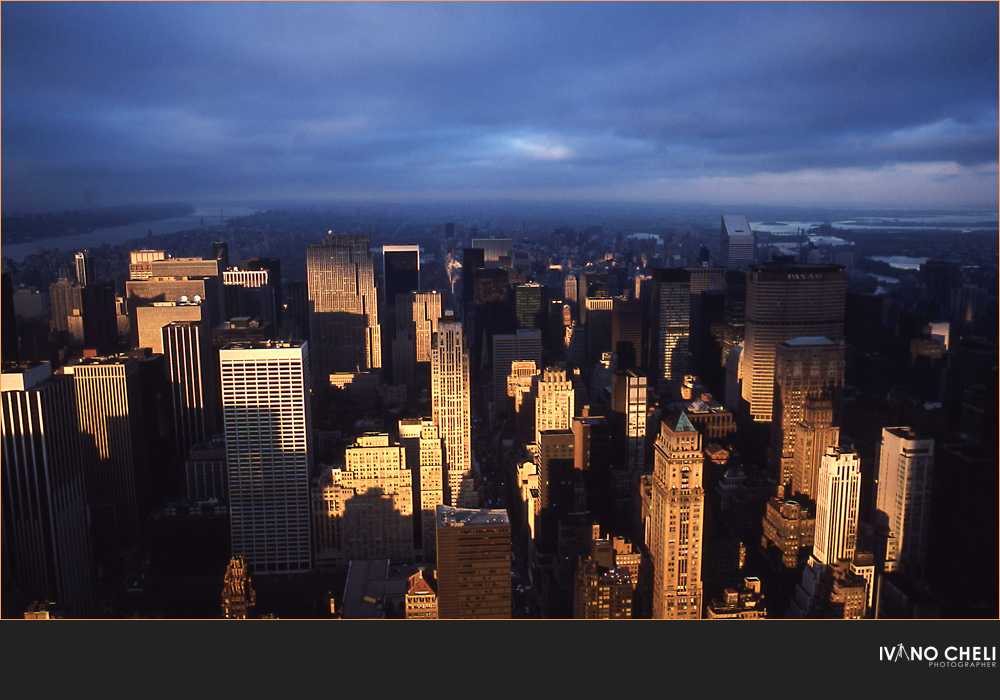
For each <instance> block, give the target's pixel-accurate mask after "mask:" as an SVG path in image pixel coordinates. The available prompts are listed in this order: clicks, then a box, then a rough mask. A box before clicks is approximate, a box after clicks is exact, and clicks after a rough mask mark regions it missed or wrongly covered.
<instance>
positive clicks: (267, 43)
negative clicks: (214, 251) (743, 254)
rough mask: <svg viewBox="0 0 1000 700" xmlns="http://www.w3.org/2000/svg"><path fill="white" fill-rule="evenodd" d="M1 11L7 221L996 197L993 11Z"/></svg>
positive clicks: (195, 7) (284, 6)
mask: <svg viewBox="0 0 1000 700" xmlns="http://www.w3.org/2000/svg"><path fill="white" fill-rule="evenodd" d="M2 13H3V17H2V19H3V22H2V25H0V26H2V27H3V42H2V59H3V64H2V65H3V76H2V77H3V83H2V97H3V100H4V103H3V104H4V108H5V109H4V114H3V116H4V120H3V134H2V145H3V153H4V160H3V175H4V181H5V184H6V185H7V187H6V188H5V189H4V197H3V204H4V206H5V207H12V208H17V207H19V206H31V205H41V204H54V205H62V204H63V203H78V202H79V200H80V198H81V197H82V196H83V193H84V192H91V193H92V192H94V191H99V192H101V193H102V196H103V197H104V198H105V199H111V200H114V199H120V200H135V199H149V198H156V199H184V198H188V199H195V200H223V199H240V198H242V199H253V198H257V197H263V198H268V199H273V198H275V197H295V198H308V197H324V198H328V197H332V198H335V197H374V198H380V197H384V198H390V199H392V198H418V199H419V198H423V197H433V198H435V199H447V198H448V197H463V196H468V195H483V194H484V193H487V192H491V191H493V190H501V191H502V193H504V194H509V195H511V196H532V197H536V198H545V197H547V196H552V197H558V198H585V197H600V196H607V197H609V198H615V197H619V198H622V197H624V198H647V199H662V198H668V197H669V196H685V197H698V196H703V197H706V198H708V197H713V196H724V195H725V192H726V188H736V189H740V188H742V189H743V191H748V192H749V193H750V194H751V195H755V196H760V197H762V198H763V199H768V200H770V201H774V197H776V196H779V195H778V194H775V193H771V194H768V193H767V192H764V191H762V190H760V188H762V187H775V188H781V187H782V183H793V182H794V183H795V184H796V188H795V192H796V193H797V194H796V196H797V197H799V198H805V199H806V200H808V198H809V197H810V196H812V197H813V199H812V200H811V201H821V200H822V197H823V196H824V195H823V190H824V187H825V185H824V183H825V182H827V181H829V180H837V181H843V180H844V177H845V174H850V175H851V176H852V177H853V178H855V179H857V181H858V182H859V183H860V184H859V187H863V186H864V182H865V178H866V177H876V176H878V175H880V174H881V175H885V176H888V175H893V176H894V177H897V178H898V181H899V183H900V185H899V187H898V188H896V190H895V191H893V189H892V187H891V186H887V187H886V188H885V189H884V190H883V191H884V192H885V193H886V198H887V200H893V203H904V202H902V199H905V198H906V197H912V198H913V202H926V201H927V199H926V198H925V197H922V196H921V195H920V194H919V189H920V181H925V182H926V183H927V186H928V187H930V186H931V185H932V183H934V184H935V186H936V185H939V184H940V179H941V177H947V178H948V179H950V180H952V181H954V182H956V183H958V184H957V185H956V187H959V189H958V190H957V191H961V192H962V193H964V196H965V197H967V198H970V197H972V196H973V195H974V196H975V197H979V201H978V202H975V200H973V199H969V200H968V201H963V202H956V203H963V204H967V203H974V202H975V203H980V204H990V203H992V202H995V200H996V190H997V176H996V154H997V143H998V141H997V60H996V50H995V47H996V45H997V9H996V6H995V5H993V4H990V3H970V4H964V3H940V4H937V3H915V4H906V3H879V4H862V3H844V4H839V3H832V4H826V3H802V4H798V3H775V4H756V3H733V4H728V3H693V4H683V3H662V4H661V3H639V4H630V3H611V4H601V3H580V4H577V3H551V4H550V3H512V4H505V3H483V4H479V3H442V4H428V3H401V4H391V3H371V4H369V3H357V4H355V3H190V4H189V3H141V4H139V3H137V4H133V3H65V4H57V3H6V4H4V5H3V7H2ZM883 179H884V178H883ZM804 183H813V187H814V189H813V190H808V188H806V189H803V188H804V187H805V184H804ZM890 185H891V183H890ZM747 188H749V189H747ZM785 191H786V192H791V191H792V190H791V189H786V190H785ZM671 192H672V193H674V194H673V195H670V194H669V193H671ZM937 192H938V196H939V198H940V197H943V196H945V195H946V194H947V193H946V192H945V193H944V194H942V191H941V190H940V189H938V190H937ZM845 196H850V192H847V193H846V194H845ZM803 201H805V200H803Z"/></svg>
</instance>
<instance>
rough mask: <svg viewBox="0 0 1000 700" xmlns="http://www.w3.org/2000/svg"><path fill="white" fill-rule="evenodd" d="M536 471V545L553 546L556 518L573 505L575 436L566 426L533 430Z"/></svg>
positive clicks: (571, 508) (539, 547)
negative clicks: (555, 428)
mask: <svg viewBox="0 0 1000 700" xmlns="http://www.w3.org/2000/svg"><path fill="white" fill-rule="evenodd" d="M535 439H536V449H535V452H534V457H535V466H536V468H537V472H538V528H537V531H536V532H537V534H536V546H537V548H538V549H540V550H543V551H546V552H554V551H555V549H556V542H557V533H558V523H559V520H560V519H562V518H563V517H564V516H566V515H568V514H569V513H571V512H573V511H574V510H575V509H574V507H573V505H574V498H573V489H574V477H575V475H574V463H575V442H576V438H575V436H574V435H573V431H572V430H570V429H568V428H567V429H559V430H543V431H538V432H536V434H535Z"/></svg>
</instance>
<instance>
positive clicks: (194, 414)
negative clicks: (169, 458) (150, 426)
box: [161, 321, 216, 455]
mask: <svg viewBox="0 0 1000 700" xmlns="http://www.w3.org/2000/svg"><path fill="white" fill-rule="evenodd" d="M161 333H162V346H163V355H164V357H165V359H166V362H167V367H168V370H169V372H170V389H171V396H172V398H173V419H174V436H175V439H176V440H177V454H179V455H186V454H188V451H189V450H190V449H191V448H192V447H193V446H195V445H197V444H199V443H201V442H204V441H205V440H206V439H207V438H208V436H209V433H210V431H211V430H212V428H213V426H214V425H215V420H216V418H215V412H216V411H215V401H214V398H215V395H214V392H213V387H214V382H215V372H213V371H212V370H213V365H212V344H211V338H210V334H209V331H208V325H207V324H206V323H205V322H204V321H174V322H172V323H169V324H167V325H166V326H164V327H163V328H162V329H161Z"/></svg>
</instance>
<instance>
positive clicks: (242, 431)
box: [219, 342, 312, 574]
mask: <svg viewBox="0 0 1000 700" xmlns="http://www.w3.org/2000/svg"><path fill="white" fill-rule="evenodd" d="M219 362H220V371H221V375H222V409H223V414H224V417H225V432H226V459H227V463H228V470H229V498H230V515H231V521H232V538H233V540H232V541H233V555H234V556H237V555H239V556H242V557H244V559H246V561H247V563H248V565H249V566H250V567H251V568H252V570H253V572H254V573H257V574H261V573H285V572H287V573H291V572H301V571H307V570H309V568H310V565H311V555H312V546H311V543H312V540H311V536H310V522H309V470H310V467H311V464H310V463H311V458H312V447H311V446H312V411H311V404H310V384H311V382H310V376H309V347H308V344H307V343H305V342H257V343H230V344H229V345H227V346H226V347H224V348H222V350H220V351H219Z"/></svg>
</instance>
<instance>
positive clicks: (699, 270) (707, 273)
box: [685, 265, 726, 295]
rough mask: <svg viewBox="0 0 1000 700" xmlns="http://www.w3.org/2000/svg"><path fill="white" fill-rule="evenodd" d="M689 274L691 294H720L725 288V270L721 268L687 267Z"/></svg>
mask: <svg viewBox="0 0 1000 700" xmlns="http://www.w3.org/2000/svg"><path fill="white" fill-rule="evenodd" d="M685 269H686V270H687V271H688V272H689V273H690V274H691V294H692V295H693V294H701V293H702V292H721V291H724V290H725V288H726V269H725V268H723V267H708V266H707V265H706V266H704V267H688V268H685Z"/></svg>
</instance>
